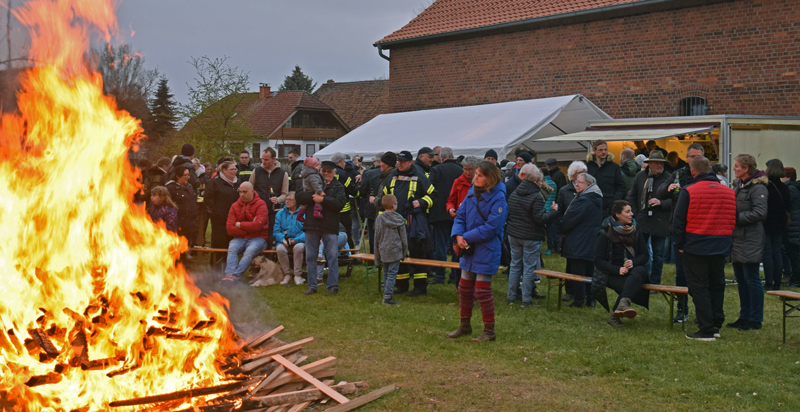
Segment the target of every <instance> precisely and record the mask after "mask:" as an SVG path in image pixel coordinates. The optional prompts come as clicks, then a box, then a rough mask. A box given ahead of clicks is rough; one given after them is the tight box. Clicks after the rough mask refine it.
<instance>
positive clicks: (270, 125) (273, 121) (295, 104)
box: [241, 91, 333, 136]
mask: <svg viewBox="0 0 800 412" xmlns="http://www.w3.org/2000/svg"><path fill="white" fill-rule="evenodd" d="M241 106H242V107H244V108H245V109H244V113H245V115H244V118H245V119H246V120H245V121H246V122H247V125H248V126H250V129H251V130H252V131H253V133H256V134H261V135H264V136H269V135H271V134H272V132H274V131H275V130H276V129H278V128H279V127H280V126H281V125H282V124H283V123H284V122H286V120H287V119H288V118H289V116H291V115H292V113H294V112H295V110H301V109H306V110H324V111H330V112H333V108H332V107H330V106H328V105H327V104H325V103H323V102H321V101H319V100H318V99H317V98H316V97H314V96H312V95H311V94H309V93H308V92H304V91H286V92H273V93H271V97H270V98H268V99H260V98H259V93H247V96H246V98H245V99H244V100H243V101H242V103H241Z"/></svg>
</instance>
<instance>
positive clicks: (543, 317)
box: [190, 255, 800, 411]
mask: <svg viewBox="0 0 800 412" xmlns="http://www.w3.org/2000/svg"><path fill="white" fill-rule="evenodd" d="M204 260H205V259H203V261H204ZM545 265H546V267H547V268H548V269H553V270H564V266H565V261H564V259H561V258H560V257H558V256H556V255H553V256H546V257H545ZM190 271H193V272H195V273H201V272H207V266H204V265H203V264H202V263H199V262H198V263H197V264H195V265H192V266H190ZM664 272H665V273H664V280H663V283H665V284H674V283H673V279H674V274H675V269H674V266H673V265H669V264H668V265H665V267H664ZM727 273H728V277H729V278H732V277H733V275H732V271H731V269H730V267H728V268H727ZM204 276H205V277H206V278H207V277H209V276H214V275H209V274H208V273H205V275H204ZM216 276H219V275H216ZM200 284H201V287H203V288H204V289H213V290H216V291H219V292H220V293H222V294H223V295H225V296H227V297H228V298H229V299H230V300H231V317H232V319H233V320H234V322H238V323H248V324H258V323H262V324H264V325H271V326H276V325H278V324H282V325H284V326H285V327H286V330H285V331H284V332H281V336H280V337H281V338H282V339H283V340H285V341H292V340H297V339H301V338H304V337H308V336H314V337H315V338H316V341H315V342H314V343H313V344H311V345H309V346H308V347H307V348H306V353H307V354H308V355H309V356H310V357H311V358H312V359H319V358H322V357H324V356H335V357H337V358H338V359H339V365H338V366H337V368H338V374H337V379H339V380H348V381H356V380H366V381H369V383H370V385H371V386H372V388H373V389H375V388H379V387H381V386H384V385H388V384H391V383H394V384H396V385H398V386H399V387H400V390H398V391H396V392H395V393H393V394H391V395H387V396H385V397H383V398H381V399H380V400H378V401H375V402H372V403H370V404H368V405H367V406H365V407H363V408H362V409H363V410H375V411H388V410H394V411H420V410H436V411H463V410H468V411H490V410H492V411H494V410H497V411H533V410H565V411H573V410H574V411H607V410H621V411H622V410H625V411H635V410H645V411H650V410H660V411H664V410H668V411H673V410H676V411H683V410H686V411H689V410H700V409H707V410H753V411H766V410H776V409H779V410H787V411H796V410H800V391H799V390H798V388H800V374H798V372H800V336H798V332H800V322H797V321H793V320H790V321H789V325H788V330H789V334H788V337H787V340H788V343H787V344H786V345H782V344H781V314H780V313H781V312H780V311H781V305H780V302H779V301H778V299H777V298H774V297H772V296H766V297H765V313H764V328H763V329H762V330H758V331H749V332H740V331H737V330H734V329H730V328H723V330H722V338H721V339H718V340H717V341H716V342H696V341H692V340H689V339H686V338H685V337H684V332H682V331H681V328H680V326H679V325H676V326H675V328H674V329H672V330H670V329H668V327H667V317H668V316H669V308H668V305H667V303H666V302H665V300H664V299H663V298H662V297H661V296H660V295H651V299H650V310H645V309H643V308H639V307H637V310H639V316H637V317H636V318H635V319H632V320H628V319H626V320H625V322H626V325H627V326H626V327H625V328H621V329H615V328H612V327H611V326H608V325H607V324H606V319H607V317H608V313H607V312H606V311H605V310H604V309H602V308H601V307H600V306H599V305H598V307H597V308H594V309H589V308H585V309H573V308H568V307H566V306H564V307H563V308H562V310H561V311H557V310H556V309H555V296H556V294H557V289H556V286H555V282H553V287H552V289H551V290H550V291H549V292H548V291H547V283H546V281H543V282H542V283H540V284H539V287H538V290H539V292H540V293H548V294H551V295H553V296H552V297H553V299H552V301H551V305H552V308H553V310H552V311H550V312H548V311H547V310H546V309H545V307H544V306H542V307H529V308H521V307H520V306H519V304H516V305H512V306H507V305H506V299H505V296H506V289H507V286H508V277H507V276H505V275H502V274H501V275H498V276H495V278H494V281H493V286H492V287H493V291H494V296H495V304H496V307H497V309H496V318H497V319H496V333H497V341H496V342H487V343H483V344H475V343H472V342H470V341H469V339H465V338H460V339H456V340H453V339H448V338H447V337H446V334H447V333H449V332H450V331H452V330H454V329H455V328H456V327H457V326H458V323H459V315H458V303H457V302H458V296H457V293H456V290H455V287H454V286H452V285H436V286H431V287H429V288H428V296H427V297H419V298H406V297H405V296H403V295H400V296H396V297H395V299H396V300H397V301H398V302H400V305H399V306H397V307H389V306H384V305H381V304H380V295H379V294H378V293H377V281H376V280H375V275H374V274H372V275H371V276H370V283H369V293H368V292H367V290H366V288H365V283H364V266H363V265H361V266H357V268H356V269H355V270H354V271H353V275H352V277H350V278H348V279H342V280H341V281H340V292H339V294H338V295H333V296H328V295H327V294H325V292H324V289H322V288H321V289H320V292H321V293H318V294H316V295H311V296H305V295H304V294H303V292H304V291H305V289H306V288H305V287H304V286H272V287H267V288H259V289H254V288H250V287H248V286H246V284H238V285H234V286H232V287H231V286H223V285H221V284H220V283H219V282H216V283H214V282H209V283H206V284H205V285H203V281H202V280H201V281H200ZM725 292H726V294H725V314H726V318H727V319H726V322H731V321H734V320H736V318H737V317H738V316H737V315H738V310H739V300H738V294H737V291H736V287H735V286H729V287H728V288H727V289H726V291H725ZM615 297H616V295H615V294H614V292H613V291H609V300H611V301H612V302H613V299H614V298H615ZM541 303H542V305H544V301H542V302H541ZM692 318H693V313H692ZM472 325H473V329H474V330H475V334H474V336H475V335H477V334H478V333H479V332H480V331H481V330H482V324H481V321H480V310H479V308H477V307H476V309H475V312H474V315H473V318H472ZM686 330H687V331H689V332H694V331H695V330H696V327H695V325H694V324H692V323H691V322H690V323H689V324H687V325H686Z"/></svg>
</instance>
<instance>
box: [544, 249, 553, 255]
mask: <svg viewBox="0 0 800 412" xmlns="http://www.w3.org/2000/svg"><path fill="white" fill-rule="evenodd" d="M551 253H553V252H551V251H550V249H547V251H545V252H544V254H545V256H550V254H551Z"/></svg>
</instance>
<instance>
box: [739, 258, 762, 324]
mask: <svg viewBox="0 0 800 412" xmlns="http://www.w3.org/2000/svg"><path fill="white" fill-rule="evenodd" d="M758 266H759V265H758V263H734V264H733V274H734V275H736V281H737V282H738V283H739V285H738V287H739V319H741V320H746V321H750V322H761V321H763V320H764V288H763V287H762V286H761V276H760V275H759V273H758Z"/></svg>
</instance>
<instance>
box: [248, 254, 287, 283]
mask: <svg viewBox="0 0 800 412" xmlns="http://www.w3.org/2000/svg"><path fill="white" fill-rule="evenodd" d="M250 276H251V277H252V278H253V281H252V282H250V286H270V285H277V284H278V283H280V281H281V279H283V274H282V273H281V268H280V266H278V264H276V263H275V262H273V261H271V260H269V259H267V258H265V257H264V256H257V257H256V258H255V259H253V263H251V264H250Z"/></svg>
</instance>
